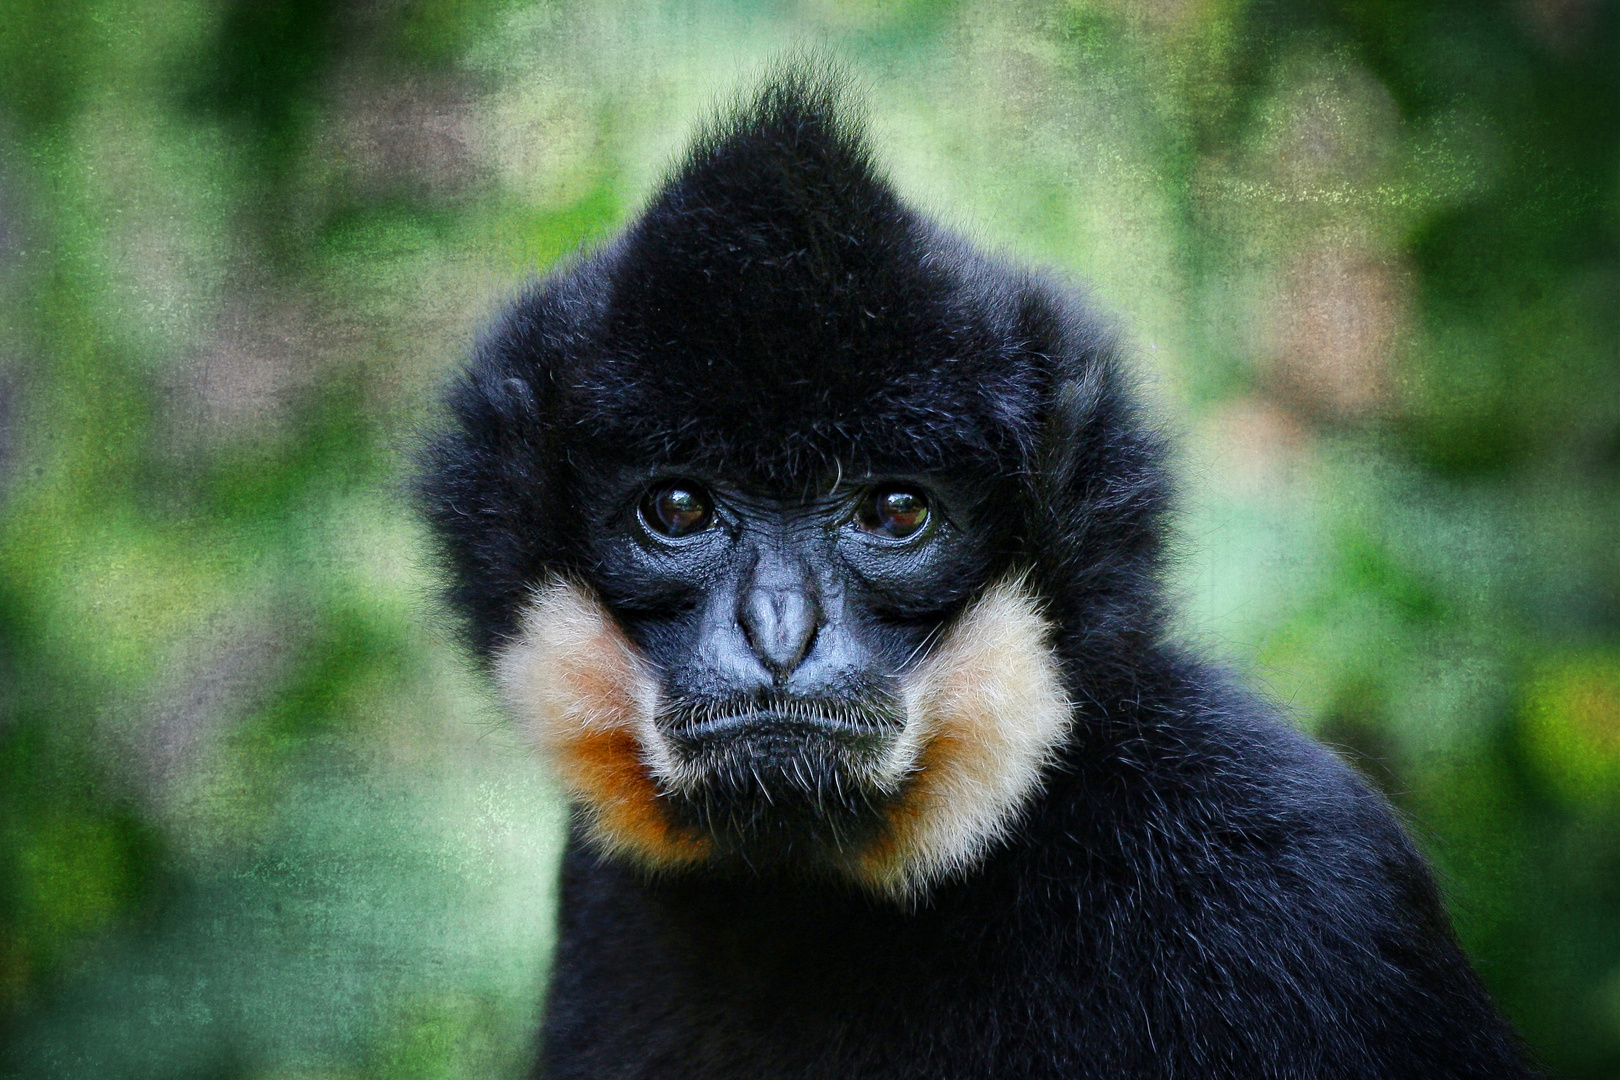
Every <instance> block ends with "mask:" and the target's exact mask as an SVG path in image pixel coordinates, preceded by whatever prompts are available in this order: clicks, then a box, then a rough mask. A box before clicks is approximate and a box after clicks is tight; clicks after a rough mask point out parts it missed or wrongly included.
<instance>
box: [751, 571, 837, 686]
mask: <svg viewBox="0 0 1620 1080" xmlns="http://www.w3.org/2000/svg"><path fill="white" fill-rule="evenodd" d="M819 620H820V614H819V612H818V611H817V610H816V605H815V601H813V600H812V599H811V598H810V597H808V596H806V595H805V594H804V593H803V592H801V591H800V590H798V589H755V590H750V591H749V593H748V595H747V597H746V598H745V599H744V600H743V603H742V609H741V610H740V611H739V612H738V620H737V621H738V622H739V623H740V624H741V625H742V631H743V635H744V636H745V637H747V639H748V644H749V646H750V647H751V648H752V649H753V650H754V655H756V656H758V657H759V658H760V660H761V661H762V662H763V663H764V664H765V666H766V667H768V668H770V669H771V671H772V672H773V673H774V674H776V675H777V676H784V675H787V674H788V673H789V672H791V671H792V670H793V669H794V668H796V667H798V666H799V663H800V661H802V660H803V659H804V657H805V654H807V653H808V652H809V651H810V646H811V644H812V643H813V642H814V641H815V636H816V629H817V624H818V622H819Z"/></svg>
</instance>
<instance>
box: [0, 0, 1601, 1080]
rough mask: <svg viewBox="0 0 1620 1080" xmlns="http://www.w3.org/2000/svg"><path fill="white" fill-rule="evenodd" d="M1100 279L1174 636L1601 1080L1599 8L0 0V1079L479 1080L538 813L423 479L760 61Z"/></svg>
mask: <svg viewBox="0 0 1620 1080" xmlns="http://www.w3.org/2000/svg"><path fill="white" fill-rule="evenodd" d="M794 48H799V49H805V48H808V49H812V50H827V51H831V52H833V53H835V54H837V55H838V56H840V57H842V59H843V60H844V62H845V63H846V64H847V65H848V66H849V68H850V69H851V70H852V71H853V72H854V73H855V75H856V76H857V78H858V79H859V81H860V82H861V83H862V84H863V86H864V88H865V93H866V97H867V101H868V103H869V106H870V112H871V117H872V127H873V131H874V133H875V136H874V137H875V141H876V143H877V145H878V148H879V153H880V155H881V157H882V158H883V159H884V160H885V161H886V162H887V163H888V164H889V167H890V168H891V170H892V175H893V176H894V178H895V181H896V183H897V184H898V185H899V186H900V187H901V189H902V190H903V191H904V192H905V193H906V194H907V195H908V196H909V197H910V198H912V199H913V200H914V201H915V202H917V203H918V204H920V205H922V206H924V207H927V208H930V209H932V210H934V211H935V212H937V213H940V214H941V215H943V216H944V217H945V218H946V219H947V220H948V221H950V222H951V223H953V224H954V225H955V226H957V227H958V228H961V229H963V230H965V231H967V232H968V233H970V234H971V235H973V236H974V237H976V238H977V239H979V240H980V241H981V242H983V243H985V244H987V245H990V246H992V247H994V248H997V249H1003V250H1008V251H1011V252H1015V253H1017V254H1018V255H1019V256H1020V257H1024V258H1028V259H1031V260H1035V261H1040V262H1044V263H1047V264H1050V265H1053V266H1056V267H1058V268H1059V269H1060V270H1061V271H1063V272H1065V273H1068V274H1071V275H1073V276H1074V277H1075V278H1076V279H1077V280H1082V281H1086V282H1089V284H1090V286H1091V288H1092V291H1093V293H1094V296H1095V298H1096V302H1097V303H1098V305H1099V306H1101V307H1102V308H1104V309H1105V310H1107V311H1109V312H1112V313H1115V314H1116V315H1117V316H1118V320H1119V325H1120V326H1121V328H1122V331H1123V332H1124V333H1125V334H1126V336H1127V337H1128V339H1129V340H1130V342H1131V346H1132V352H1133V353H1134V354H1135V355H1136V356H1137V357H1139V358H1140V366H1141V370H1142V372H1143V375H1144V378H1145V380H1146V381H1147V383H1148V384H1149V387H1150V391H1151V393H1152V394H1153V396H1154V397H1155V398H1156V399H1157V401H1158V402H1159V405H1160V409H1161V411H1162V413H1163V414H1164V415H1165V416H1167V417H1168V418H1170V423H1171V424H1172V426H1173V427H1174V429H1175V430H1176V431H1177V433H1178V435H1179V445H1180V447H1181V454H1180V460H1179V463H1178V468H1179V470H1180V473H1181V475H1182V476H1183V477H1184V479H1185V504H1186V508H1187V511H1188V513H1187V516H1186V518H1185V520H1184V524H1183V530H1182V535H1181V537H1180V542H1181V549H1182V551H1183V557H1182V558H1181V560H1180V562H1179V563H1178V575H1179V576H1178V588H1179V590H1180V592H1181V593H1182V595H1183V597H1184V599H1185V601H1186V609H1187V612H1188V615H1187V618H1186V622H1185V626H1186V632H1187V633H1188V634H1189V635H1191V636H1192V637H1194V638H1195V639H1197V640H1199V641H1201V642H1203V643H1205V644H1206V645H1207V647H1208V648H1209V649H1210V650H1212V651H1213V652H1215V653H1216V654H1218V655H1221V656H1224V657H1226V658H1227V659H1228V660H1229V661H1230V662H1231V663H1233V664H1235V665H1237V666H1238V667H1240V668H1242V669H1244V670H1245V671H1246V672H1248V675H1249V677H1250V678H1251V679H1253V680H1256V681H1258V682H1259V683H1260V684H1261V685H1263V686H1264V687H1265V688H1266V689H1267V690H1268V692H1269V693H1271V694H1273V695H1274V696H1276V697H1277V698H1279V699H1281V700H1282V701H1284V702H1286V703H1287V704H1288V705H1289V706H1290V707H1291V708H1292V709H1293V710H1294V711H1295V714H1296V715H1297V716H1298V718H1299V721H1300V723H1301V724H1302V725H1304V726H1306V727H1307V728H1309V729H1311V730H1313V731H1315V732H1317V733H1318V734H1319V735H1320V736H1321V737H1322V738H1324V739H1326V740H1327V741H1329V742H1330V743H1333V744H1334V745H1336V746H1338V747H1340V748H1341V749H1342V750H1343V752H1344V753H1346V754H1347V755H1348V756H1349V757H1351V758H1352V759H1353V760H1354V761H1356V762H1357V764H1358V765H1360V766H1361V767H1362V768H1364V769H1365V770H1366V771H1367V772H1368V773H1369V775H1371V776H1372V777H1373V778H1374V780H1375V781H1376V782H1377V783H1378V784H1380V785H1381V786H1382V787H1383V788H1384V789H1385V790H1386V791H1387V792H1389V794H1390V795H1391V797H1392V798H1393V799H1394V800H1395V802H1396V803H1397V805H1398V806H1399V807H1400V808H1401V810H1402V812H1403V813H1404V814H1405V815H1406V817H1407V819H1408V820H1409V822H1410V823H1411V825H1412V828H1413V829H1414V830H1415V832H1416V834H1417V835H1418V836H1419V838H1420V841H1421V843H1422V844H1423V846H1424V847H1425V848H1426V850H1428V851H1429V853H1430V854H1431V855H1432V857H1433V858H1434V860H1435V862H1436V864H1437V866H1438V867H1439V870H1440V873H1441V874H1442V876H1443V879H1444V883H1445V887H1446V889H1447V891H1448V893H1449V895H1450V897H1451V900H1452V905H1453V910H1454V912H1455V915H1456V919H1457V923H1458V927H1459V930H1460V933H1461V935H1462V937H1463V939H1464V941H1465V943H1466V944H1467V946H1468V948H1469V949H1470V951H1471V952H1472V954H1473V955H1474V956H1475V957H1476V958H1477V960H1478V963H1479V967H1480V971H1481V973H1482V975H1483V976H1484V979H1485V981H1486V982H1487V983H1488V984H1489V986H1490V988H1491V990H1492V991H1493V992H1494V993H1495V994H1496V996H1497V997H1498V999H1499V1000H1500V1001H1501V1003H1502V1005H1503V1007H1504V1008H1505V1009H1506V1010H1507V1012H1508V1013H1509V1014H1510V1016H1511V1017H1512V1019H1513V1020H1514V1022H1515V1023H1516V1024H1517V1025H1518V1026H1519V1027H1520V1028H1521V1029H1522V1030H1523V1031H1524V1033H1525V1034H1526V1036H1527V1037H1528V1038H1529V1040H1530V1041H1531V1043H1532V1044H1533V1046H1534V1048H1535V1049H1536V1051H1537V1052H1538V1053H1539V1054H1540V1055H1541V1056H1542V1058H1543V1059H1544V1060H1545V1062H1546V1063H1547V1064H1548V1065H1549V1066H1550V1067H1551V1068H1552V1069H1553V1070H1554V1071H1555V1072H1556V1073H1557V1074H1558V1075H1561V1076H1567V1077H1609V1078H1615V1077H1620V243H1617V241H1620V10H1617V7H1616V5H1615V4H1612V3H1603V2H1598V0H1449V2H1448V0H1427V2H1411V3H1401V2H1399V0H1341V2H1337V3H1328V2H1317V0H1292V2H1289V0H1278V2H1262V0H1139V2H1126V0H1075V2H1071V3H1061V2H1050V3H1034V2H1028V3H1025V2H1007V0H963V2H960V3H929V2H923V0H913V2H904V3H894V4H887V5H882V4H866V3H856V2H854V0H805V2H803V3H789V2H786V0H783V2H776V3H771V2H756V3H742V2H738V3H711V4H702V5H679V4H673V3H664V4H661V3H652V2H632V3H612V2H605V0H599V2H591V0H580V2H562V0H559V2H533V0H487V2H486V0H416V2H411V0H398V2H390V0H382V2H349V3H330V4H328V3H321V2H319V0H100V2H96V0H82V2H79V0H4V2H3V3H0V1075H6V1076H18V1077H97V1078H109V1080H111V1078H122V1077H170V1076H173V1077H182V1076H183V1077H193V1076H195V1077H255V1078H257V1077H289V1078H290V1077H446V1078H448V1077H492V1076H501V1075H510V1076H515V1075H518V1074H519V1073H520V1072H521V1070H522V1069H523V1067H524V1065H525V1063H526V1061H527V1057H528V1054H529V1052H530V1039H531V1033H532V1030H533V1027H534V1024H535V1020H536V1017H537V1013H538V1008H539V992H540V987H541V985H542V981H543V978H544V969H545V957H546V952H547V948H548V944H549V935H550V930H549V923H550V918H551V913H550V888H551V886H550V881H551V876H552V866H553V862H554V859H555V856H556V852H557V848H558V843H559V835H558V834H559V828H560V824H561V812H560V809H559V806H558V804H557V801H556V799H555V796H554V795H553V793H552V792H551V791H550V790H549V789H548V788H547V787H546V786H545V783H544V781H543V779H542V778H541V777H540V776H539V775H538V773H539V770H538V768H537V766H536V764H535V762H534V761H533V760H532V758H531V756H530V754H529V751H528V750H527V748H526V747H524V746H523V745H522V742H521V740H520V739H519V738H518V737H517V735H516V734H515V733H514V732H513V730H512V729H511V728H509V727H508V726H507V725H506V724H505V722H503V721H502V719H501V718H500V717H499V716H498V715H497V713H496V711H495V710H494V709H493V707H492V706H491V703H490V701H489V698H488V695H487V693H486V691H485V690H484V688H483V687H482V686H481V685H480V683H479V681H478V679H477V678H476V677H474V676H473V675H472V674H471V668H470V665H469V664H468V662H467V659H466V657H465V655H464V654H462V653H461V652H460V651H459V648H458V646H457V645H456V643H455V641H454V637H453V634H452V633H451V632H450V631H449V630H448V629H447V628H446V623H445V620H444V619H443V617H442V616H441V615H440V614H438V613H437V610H436V607H435V603H434V600H433V591H432V590H433V585H432V577H431V574H430V573H429V571H428V568H427V566H426V559H425V556H424V553H423V552H424V548H423V537H422V532H421V529H420V527H419V525H418V524H417V523H416V522H415V521H414V520H413V518H412V515H411V512H410V509H409V506H408V504H407V500H406V499H405V498H404V495H403V487H404V483H405V478H406V476H407V472H408V463H407V459H408V452H409V446H410V441H411V438H412V436H413V432H414V431H416V430H418V429H419V428H420V426H421V425H422V424H423V423H424V422H428V421H429V420H430V417H431V401H432V399H433V396H434V392H435V389H434V388H435V387H436V385H437V384H438V383H439V381H440V380H441V379H442V378H443V377H444V375H445V373H446V372H447V371H449V370H450V369H451V368H452V367H453V366H454V365H455V364H456V363H458V361H459V360H460V358H461V357H463V356H464V355H465V354H466V352H467V349H468V347H469V343H470V341H471V339H472V336H473V335H474V334H475V333H476V332H477V329H478V327H479V326H480V325H481V324H482V323H483V322H484V321H485V320H487V319H488V317H489V315H490V313H491V312H492V311H493V310H494V307H495V305H496V304H498V303H499V301H500V298H501V297H502V296H503V295H506V294H509V293H510V291H511V290H512V288H513V287H514V286H515V285H516V284H517V283H518V282H520V281H521V280H523V278H524V277H525V276H526V275H528V274H531V273H534V272H540V271H544V269H545V268H546V267H547V266H548V265H549V264H550V263H552V262H553V261H554V260H555V259H556V258H557V257H558V256H559V255H562V254H564V253H567V252H571V251H573V250H575V249H576V247H577V246H578V245H579V244H581V243H582V242H586V243H588V242H590V241H591V240H592V239H594V238H597V237H601V236H603V235H605V234H606V233H608V232H609V231H611V230H612V229H613V228H614V227H615V226H616V225H617V224H618V223H620V222H622V221H623V220H625V218H626V217H627V216H628V215H629V214H631V213H633V212H634V211H635V208H636V206H637V205H638V203H639V201H640V200H642V199H643V198H644V197H645V196H646V194H647V192H648V191H649V189H650V187H651V186H652V185H653V184H654V183H655V182H656V180H657V178H658V176H659V174H660V172H661V170H662V169H664V168H665V167H666V166H667V164H668V163H669V162H670V160H671V158H672V155H674V154H675V153H676V152H677V150H678V148H679V147H680V146H681V144H682V141H683V140H684V138H685V137H686V135H687V134H688V133H689V132H690V131H691V129H692V126H693V124H694V122H695V121H696V120H697V119H698V118H699V117H700V116H701V115H702V114H703V112H704V111H705V110H706V109H708V108H710V107H711V106H712V105H713V103H714V102H715V101H717V100H720V99H722V98H723V97H724V95H726V94H727V93H730V92H732V91H734V90H735V88H736V87H738V86H739V85H744V84H746V83H747V82H748V81H749V79H750V77H751V76H752V75H753V74H755V73H757V72H758V71H759V70H760V67H761V65H762V64H764V63H765V62H767V61H768V59H769V58H770V57H772V56H773V55H779V54H780V53H781V52H782V51H783V50H786V49H794Z"/></svg>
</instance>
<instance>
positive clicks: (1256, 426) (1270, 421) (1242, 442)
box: [1204, 395, 1311, 494]
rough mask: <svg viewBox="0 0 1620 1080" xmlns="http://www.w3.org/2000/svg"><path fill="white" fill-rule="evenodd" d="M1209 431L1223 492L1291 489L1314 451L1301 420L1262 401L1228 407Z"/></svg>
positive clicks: (1232, 403)
mask: <svg viewBox="0 0 1620 1080" xmlns="http://www.w3.org/2000/svg"><path fill="white" fill-rule="evenodd" d="M1204 430H1205V435H1206V438H1207V439H1208V440H1209V442H1210V444H1211V445H1212V449H1213V454H1212V460H1213V461H1215V462H1216V467H1217V468H1219V470H1220V473H1221V476H1220V480H1221V484H1222V486H1223V487H1226V488H1228V489H1235V490H1238V491H1241V492H1244V493H1246V494H1252V493H1255V492H1260V491H1266V490H1274V489H1276V488H1277V487H1279V486H1281V485H1283V484H1286V483H1287V482H1288V481H1289V480H1290V479H1292V478H1293V476H1294V474H1295V472H1296V471H1297V470H1298V469H1299V467H1300V465H1301V464H1302V463H1303V462H1304V461H1305V459H1306V458H1307V456H1308V455H1309V453H1310V449H1311V446H1310V436H1309V433H1308V432H1307V431H1306V429H1305V426H1304V425H1303V424H1302V423H1300V420H1299V418H1298V417H1297V416H1295V415H1294V414H1293V413H1291V412H1289V411H1288V410H1287V409H1285V408H1283V407H1282V406H1281V405H1279V404H1278V403H1276V402H1274V401H1270V400H1267V399H1266V398H1264V397H1261V396H1259V395H1250V396H1247V397H1241V398H1233V399H1231V400H1229V401H1226V402H1223V403H1222V404H1221V405H1220V406H1219V407H1218V408H1217V409H1216V410H1215V411H1214V413H1213V414H1212V415H1211V416H1210V418H1209V420H1208V421H1207V423H1206V425H1205V429H1204Z"/></svg>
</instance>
